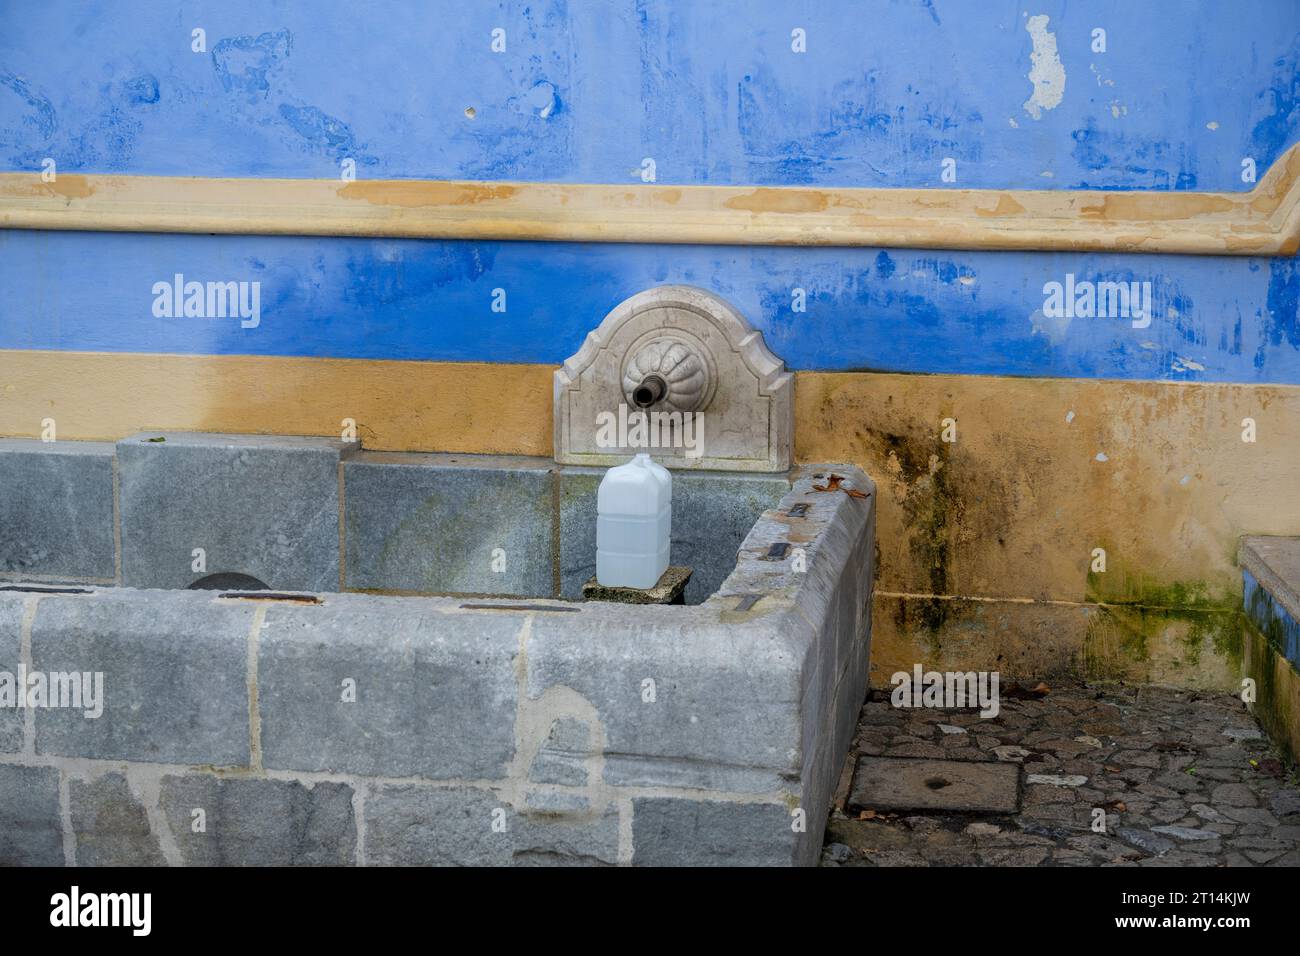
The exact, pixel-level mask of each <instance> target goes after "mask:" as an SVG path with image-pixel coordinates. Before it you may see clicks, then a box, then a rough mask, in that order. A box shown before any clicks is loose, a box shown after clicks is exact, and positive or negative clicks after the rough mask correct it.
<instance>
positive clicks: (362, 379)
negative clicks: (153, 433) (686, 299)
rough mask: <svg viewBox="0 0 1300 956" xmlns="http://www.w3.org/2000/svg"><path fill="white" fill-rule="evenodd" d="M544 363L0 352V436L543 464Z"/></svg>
mask: <svg viewBox="0 0 1300 956" xmlns="http://www.w3.org/2000/svg"><path fill="white" fill-rule="evenodd" d="M554 371H555V369H554V367H552V366H549V365H505V364H490V363H481V362H466V363H459V362H395V361H380V360H364V359H323V358H286V357H267V356H251V355H211V356H209V355H141V354H135V353H111V352H32V351H10V350H0V435H8V436H13V437H33V438H34V437H38V436H39V435H40V434H41V430H42V424H41V423H42V421H43V420H44V419H47V418H52V419H54V422H55V429H56V435H57V437H58V438H62V439H70V440H96V441H112V440H116V439H118V438H122V437H124V436H126V435H129V434H132V433H133V432H137V431H141V430H144V429H154V428H156V429H173V430H179V431H210V432H228V433H252V434H272V435H339V434H341V433H342V430H343V427H344V425H343V420H344V419H349V418H350V419H352V420H354V421H355V422H356V426H357V429H358V435H359V437H360V438H361V442H362V445H363V446H364V447H366V448H371V449H376V450H386V451H426V450H436V451H463V452H483V453H490V454H519V455H545V456H547V457H549V456H550V455H551V451H552V449H551V378H552V374H553V373H554Z"/></svg>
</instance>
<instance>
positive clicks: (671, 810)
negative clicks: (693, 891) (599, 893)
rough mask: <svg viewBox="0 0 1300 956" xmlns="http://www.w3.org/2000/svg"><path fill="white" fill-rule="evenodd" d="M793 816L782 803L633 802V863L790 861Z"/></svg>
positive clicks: (792, 859) (793, 841) (764, 863)
mask: <svg viewBox="0 0 1300 956" xmlns="http://www.w3.org/2000/svg"><path fill="white" fill-rule="evenodd" d="M794 822H795V818H794V817H793V816H792V814H791V811H790V810H789V809H787V808H786V807H785V806H783V805H781V804H771V803H726V802H721V801H707V800H687V799H677V798H673V797H651V798H644V799H638V800H634V801H632V851H633V852H632V863H633V865H635V866H789V865H791V864H792V863H794V862H795V844H796V834H795V831H794V829H793V824H794Z"/></svg>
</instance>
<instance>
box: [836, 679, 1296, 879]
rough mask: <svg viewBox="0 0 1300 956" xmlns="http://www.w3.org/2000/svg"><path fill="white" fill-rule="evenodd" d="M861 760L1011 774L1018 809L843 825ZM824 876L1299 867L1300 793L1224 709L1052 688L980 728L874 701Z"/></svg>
mask: <svg viewBox="0 0 1300 956" xmlns="http://www.w3.org/2000/svg"><path fill="white" fill-rule="evenodd" d="M963 731H964V732H963ZM861 756H867V757H912V758H925V759H930V760H959V761H987V762H997V763H1003V764H1011V765H1015V766H1018V767H1019V769H1020V772H1021V780H1020V786H1021V801H1020V809H1019V811H1018V812H1014V813H1003V814H997V813H992V814H991V813H987V812H986V813H960V812H951V811H938V812H925V813H919V812H909V811H899V812H891V811H885V810H865V811H864V810H856V809H846V807H852V806H854V805H855V801H854V800H853V799H852V798H851V797H850V789H849V788H850V783H851V771H852V768H853V766H854V765H855V764H856V763H858V758H859V757H861ZM859 786H860V784H859ZM1097 811H1101V812H1100V813H1099V812H1097ZM1103 815H1104V821H1105V830H1104V832H1098V830H1097V829H1096V826H1097V824H1096V823H1095V822H1094V821H1096V820H1097V819H1099V818H1101V817H1102V816H1103ZM822 865H823V866H1300V789H1298V788H1297V779H1296V777H1295V775H1294V774H1293V773H1292V771H1291V770H1290V769H1289V768H1286V767H1284V765H1283V764H1282V763H1281V761H1280V760H1279V757H1278V754H1277V753H1276V751H1274V749H1273V748H1272V747H1271V746H1270V744H1269V742H1268V740H1267V739H1266V738H1265V737H1264V736H1263V735H1262V734H1261V733H1260V731H1259V728H1258V725H1256V723H1255V721H1254V719H1253V718H1252V717H1251V716H1250V714H1249V713H1247V711H1246V708H1245V705H1244V704H1242V702H1241V701H1240V700H1239V699H1238V698H1236V697H1233V696H1229V695H1225V694H1221V693H1206V692H1197V691H1185V690H1171V689H1167V688H1155V687H1141V688H1131V687H1116V686H1112V685H1107V686H1104V687H1101V686H1099V687H1088V686H1085V685H1081V684H1074V685H1060V684H1053V686H1052V687H1051V689H1050V692H1049V693H1048V694H1047V695H1046V696H1044V697H1042V699H1038V700H1033V699H1025V700H1018V699H1009V697H1008V695H1007V693H1006V690H1005V688H1004V692H1003V695H1002V704H1001V710H1000V712H999V714H998V716H997V717H994V718H989V719H985V718H981V717H980V716H979V714H978V713H977V712H976V711H974V710H970V711H965V710H942V709H900V708H894V707H893V706H891V704H890V702H889V695H888V693H887V692H886V693H882V692H881V691H873V692H872V694H871V699H870V700H869V701H868V702H867V703H866V705H865V706H864V707H863V709H862V713H861V716H860V718H859V722H858V729H857V734H856V737H855V739H854V745H853V752H852V753H851V754H850V756H849V760H848V761H847V763H846V768H845V772H844V776H843V778H842V779H841V782H840V788H839V792H838V794H837V797H836V805H835V808H834V809H833V810H832V811H831V815H830V819H829V820H828V822H827V826H826V836H825V845H824V848H823V851H822Z"/></svg>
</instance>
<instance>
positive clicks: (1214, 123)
mask: <svg viewBox="0 0 1300 956" xmlns="http://www.w3.org/2000/svg"><path fill="white" fill-rule="evenodd" d="M1205 128H1206V129H1208V130H1211V131H1213V130H1216V129H1218V128H1219V124H1218V122H1217V121H1215V120H1210V121H1209V122H1208V123H1206V124H1205Z"/></svg>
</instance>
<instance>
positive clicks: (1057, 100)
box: [1024, 13, 1065, 119]
mask: <svg viewBox="0 0 1300 956" xmlns="http://www.w3.org/2000/svg"><path fill="white" fill-rule="evenodd" d="M1049 20H1050V18H1049V17H1048V16H1047V15H1046V14H1043V13H1040V14H1038V15H1037V16H1033V17H1030V18H1029V20H1028V21H1027V22H1026V23H1025V29H1026V30H1027V31H1029V38H1030V39H1031V40H1033V43H1034V49H1033V52H1032V53H1030V54H1029V63H1030V66H1029V82H1030V83H1032V84H1034V92H1033V95H1032V96H1030V97H1029V99H1027V100H1025V104H1024V108H1025V112H1026V113H1028V114H1029V115H1030V116H1031V117H1033V118H1034V119H1042V118H1043V110H1050V109H1055V108H1056V107H1057V106H1059V105H1060V104H1061V99H1062V97H1064V96H1065V67H1063V66H1062V65H1061V57H1060V56H1059V55H1058V54H1057V52H1056V34H1055V33H1052V32H1050V31H1049V30H1048V29H1047V24H1048V22H1049Z"/></svg>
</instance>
